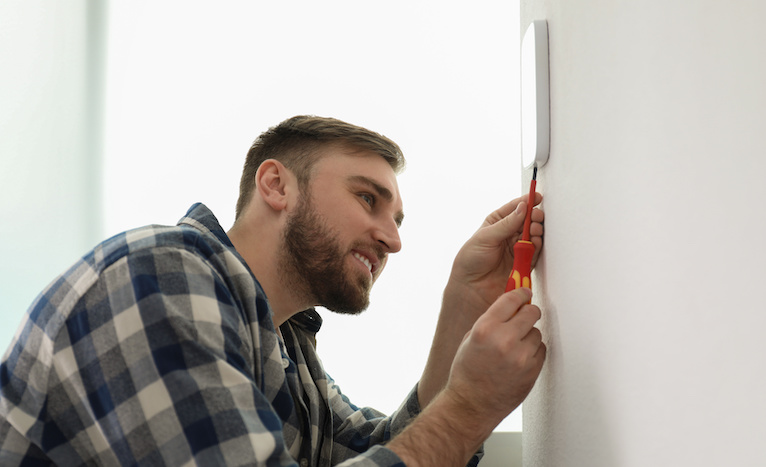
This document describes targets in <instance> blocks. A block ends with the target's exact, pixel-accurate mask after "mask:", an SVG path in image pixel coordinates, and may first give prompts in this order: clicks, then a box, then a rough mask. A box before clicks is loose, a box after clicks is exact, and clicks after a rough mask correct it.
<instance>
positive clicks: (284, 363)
mask: <svg viewBox="0 0 766 467" xmlns="http://www.w3.org/2000/svg"><path fill="white" fill-rule="evenodd" d="M288 366H290V360H288V359H286V358H283V359H282V368H285V369H287V367H288Z"/></svg>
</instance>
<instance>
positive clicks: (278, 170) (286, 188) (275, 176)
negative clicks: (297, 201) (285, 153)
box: [255, 159, 297, 211]
mask: <svg viewBox="0 0 766 467" xmlns="http://www.w3.org/2000/svg"><path fill="white" fill-rule="evenodd" d="M296 183H297V180H296V179H295V176H294V175H293V173H292V172H291V171H290V170H289V169H288V168H287V167H285V166H284V165H283V164H282V163H281V162H279V161H277V160H274V159H267V160H265V161H263V162H262V163H261V165H260V167H258V171H256V173H255V189H256V190H257V191H258V194H259V195H260V197H261V198H262V199H263V200H264V201H265V202H266V204H268V205H269V206H271V208H272V209H274V210H276V211H281V210H283V209H285V208H286V207H287V206H288V204H289V201H290V199H289V198H290V196H289V195H290V194H291V193H292V192H293V185H295V184H296Z"/></svg>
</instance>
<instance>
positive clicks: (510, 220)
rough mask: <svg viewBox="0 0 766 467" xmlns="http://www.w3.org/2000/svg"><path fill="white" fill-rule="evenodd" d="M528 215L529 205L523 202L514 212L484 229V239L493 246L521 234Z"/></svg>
mask: <svg viewBox="0 0 766 467" xmlns="http://www.w3.org/2000/svg"><path fill="white" fill-rule="evenodd" d="M526 213H527V203H525V202H523V201H522V202H520V203H519V204H518V205H517V206H516V209H514V210H513V212H511V213H510V214H508V215H507V216H505V217H503V218H502V219H500V220H499V221H497V222H495V223H494V224H492V225H488V226H486V227H485V228H484V229H482V239H483V240H484V241H485V242H487V243H491V244H493V245H498V244H500V243H502V242H504V241H506V240H508V239H510V238H511V237H512V236H513V235H514V234H516V233H518V232H521V228H522V226H523V225H524V217H525V216H526Z"/></svg>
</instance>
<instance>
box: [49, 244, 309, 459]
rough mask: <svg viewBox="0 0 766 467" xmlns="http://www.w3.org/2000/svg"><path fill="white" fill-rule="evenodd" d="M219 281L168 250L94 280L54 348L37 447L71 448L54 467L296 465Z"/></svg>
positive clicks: (257, 339) (257, 357) (258, 356)
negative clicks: (77, 464)
mask: <svg viewBox="0 0 766 467" xmlns="http://www.w3.org/2000/svg"><path fill="white" fill-rule="evenodd" d="M225 280H226V279H225V278H223V277H221V276H220V275H219V274H217V272H216V270H215V269H214V268H213V267H211V266H210V265H209V264H208V263H207V262H206V261H205V260H204V259H203V258H201V257H199V256H197V255H195V254H193V253H191V252H188V251H185V250H183V249H177V248H155V249H151V250H145V251H141V252H137V253H132V254H130V255H128V256H126V257H125V258H123V259H122V260H120V261H118V262H116V263H114V264H113V265H111V266H110V267H109V268H108V269H107V270H105V271H104V272H103V273H102V275H101V277H100V279H99V280H98V281H97V282H96V283H95V284H94V286H93V287H92V288H91V289H90V290H89V291H88V293H87V294H86V295H85V296H84V297H83V298H82V300H80V302H79V303H78V304H77V305H76V306H75V308H74V309H73V310H72V313H71V314H70V316H69V318H68V320H67V325H66V328H67V332H66V333H62V335H61V338H60V339H58V342H57V346H60V347H61V349H59V350H58V353H57V357H56V359H55V365H56V367H57V368H56V370H57V371H56V372H55V376H56V377H55V378H53V380H52V381H51V384H50V386H49V401H48V404H47V409H46V410H47V413H46V414H45V418H46V419H47V423H46V431H47V439H46V440H44V441H43V443H44V444H45V443H47V444H46V445H47V446H48V448H50V449H52V450H56V449H57V448H60V446H57V445H56V443H59V441H63V440H64V439H66V440H68V442H67V443H66V444H67V445H68V447H67V449H68V450H70V451H72V450H73V451H75V452H71V453H67V454H65V456H66V457H62V458H61V460H62V461H64V462H62V463H64V464H68V463H71V462H68V461H72V460H76V458H80V459H82V460H83V461H84V463H96V464H101V465H104V464H106V465H109V464H120V465H125V464H129V465H133V464H135V463H146V464H165V465H189V464H191V465H194V464H197V465H258V466H293V465H297V464H296V463H295V461H294V460H293V459H291V458H290V456H289V455H288V453H287V450H286V449H285V443H284V440H283V436H282V424H281V422H280V418H279V416H278V414H277V413H275V411H274V408H273V407H272V405H271V404H270V403H269V400H268V398H267V396H266V394H265V392H268V391H269V388H267V387H265V386H264V384H266V383H265V381H264V379H263V378H262V377H259V376H257V375H262V374H263V373H264V372H267V371H268V368H269V365H270V363H269V361H270V355H263V354H262V353H263V352H262V349H261V348H260V344H262V342H261V340H262V339H261V336H260V335H259V334H258V333H257V332H253V329H252V326H248V325H247V324H245V320H244V319H243V317H242V315H241V314H242V311H241V308H240V307H239V306H238V305H239V304H238V303H236V298H235V297H234V296H232V294H231V293H230V292H229V289H228V286H227V284H226V283H225ZM268 319H270V317H268ZM43 436H44V437H45V436H46V435H45V434H44V435H43ZM59 444H61V443H59ZM61 449H63V447H61ZM62 452H63V451H62ZM75 456H76V457H75Z"/></svg>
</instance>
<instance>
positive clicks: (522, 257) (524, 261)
mask: <svg viewBox="0 0 766 467" xmlns="http://www.w3.org/2000/svg"><path fill="white" fill-rule="evenodd" d="M534 255H535V246H534V245H533V244H532V242H528V241H526V240H519V241H518V242H516V244H515V245H514V246H513V269H512V270H511V275H510V276H509V277H508V284H506V286H505V291H506V292H510V291H511V290H514V289H518V288H520V287H526V288H532V257H533V256H534Z"/></svg>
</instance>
